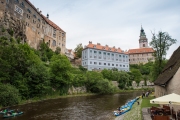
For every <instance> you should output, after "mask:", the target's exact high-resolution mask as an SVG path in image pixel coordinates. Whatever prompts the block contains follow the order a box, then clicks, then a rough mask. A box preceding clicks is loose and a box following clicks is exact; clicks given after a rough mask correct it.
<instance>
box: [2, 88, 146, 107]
mask: <svg viewBox="0 0 180 120" xmlns="http://www.w3.org/2000/svg"><path fill="white" fill-rule="evenodd" d="M134 91H144V89H134V90H118V91H116V92H114V93H112V94H118V93H128V92H134ZM91 95H99V94H95V93H77V94H71V95H53V96H44V97H41V98H32V99H29V100H22V101H21V102H20V103H19V104H17V105H13V106H19V105H25V104H30V103H36V102H41V101H45V100H51V99H59V98H67V97H80V96H91ZM8 107H12V106H6V107H2V106H0V109H2V108H8Z"/></svg>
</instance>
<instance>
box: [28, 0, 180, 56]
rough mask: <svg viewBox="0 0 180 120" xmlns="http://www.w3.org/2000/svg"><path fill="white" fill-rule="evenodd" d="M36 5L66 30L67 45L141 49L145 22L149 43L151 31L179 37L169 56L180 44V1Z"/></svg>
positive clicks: (71, 0) (80, 0)
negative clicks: (140, 41)
mask: <svg viewBox="0 0 180 120" xmlns="http://www.w3.org/2000/svg"><path fill="white" fill-rule="evenodd" d="M30 1H32V0H30ZM42 3H43V4H42ZM33 4H34V5H35V6H38V7H39V8H40V9H41V10H42V11H43V13H44V14H45V15H46V13H49V14H50V19H51V20H52V21H54V22H55V23H56V24H57V25H59V26H60V27H61V28H62V29H63V30H64V31H66V33H67V38H66V40H67V42H66V44H67V45H66V46H67V48H71V49H74V48H75V47H76V45H77V44H79V43H82V44H83V45H87V44H88V42H89V41H92V42H93V43H101V44H102V45H106V44H107V45H109V46H116V47H120V48H121V49H123V50H128V49H130V48H138V47H139V44H138V40H139V34H140V28H141V24H142V26H143V28H144V30H145V32H146V35H147V38H148V40H149V42H150V41H151V37H152V34H151V31H155V32H156V33H158V31H165V32H168V33H169V34H170V35H171V36H172V38H175V39H177V40H178V42H177V44H176V45H173V46H171V48H170V50H169V51H168V54H167V58H169V57H170V56H171V54H172V53H173V51H174V50H175V49H177V47H178V46H179V45H180V43H179V38H180V34H179V31H180V24H179V23H180V15H179V11H180V2H179V0H171V1H169V0H158V1H157V0H149V1H144V0H133V1H132V0H113V1H112V0H98V1H97V0H53V2H52V1H46V2H44V0H37V1H33ZM47 8H48V9H47Z"/></svg>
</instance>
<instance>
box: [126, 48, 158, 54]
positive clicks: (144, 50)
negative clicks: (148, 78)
mask: <svg viewBox="0 0 180 120" xmlns="http://www.w3.org/2000/svg"><path fill="white" fill-rule="evenodd" d="M153 52H155V51H154V50H153V48H137V49H129V50H128V54H136V53H153Z"/></svg>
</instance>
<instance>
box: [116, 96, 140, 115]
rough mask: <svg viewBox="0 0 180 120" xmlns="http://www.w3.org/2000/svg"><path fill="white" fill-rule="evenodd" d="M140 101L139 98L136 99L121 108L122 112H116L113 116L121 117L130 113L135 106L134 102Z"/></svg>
mask: <svg viewBox="0 0 180 120" xmlns="http://www.w3.org/2000/svg"><path fill="white" fill-rule="evenodd" d="M138 99H139V97H136V98H135V99H133V100H131V101H129V102H127V103H126V104H125V105H123V106H121V107H120V111H114V112H113V114H114V115H115V116H120V115H122V114H124V113H126V112H128V111H130V110H131V108H132V106H133V104H134V102H136V101H137V100H138Z"/></svg>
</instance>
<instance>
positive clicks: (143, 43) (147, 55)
mask: <svg viewBox="0 0 180 120" xmlns="http://www.w3.org/2000/svg"><path fill="white" fill-rule="evenodd" d="M139 37H140V38H139V48H136V49H129V50H128V54H129V63H130V64H140V63H142V64H145V63H148V62H149V61H154V56H153V53H154V52H155V51H154V50H153V48H150V47H149V46H148V39H147V38H146V34H145V32H144V29H143V28H142V26H141V30H140V36H139Z"/></svg>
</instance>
